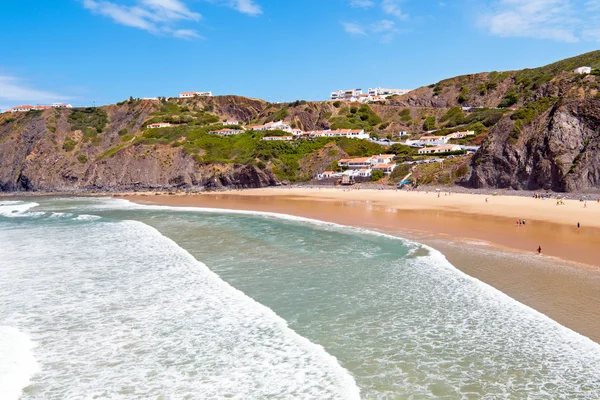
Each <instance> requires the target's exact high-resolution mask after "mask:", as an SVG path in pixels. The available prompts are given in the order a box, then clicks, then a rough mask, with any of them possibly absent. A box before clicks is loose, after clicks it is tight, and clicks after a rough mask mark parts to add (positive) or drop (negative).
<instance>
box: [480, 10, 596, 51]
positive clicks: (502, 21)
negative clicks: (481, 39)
mask: <svg viewBox="0 0 600 400" xmlns="http://www.w3.org/2000/svg"><path fill="white" fill-rule="evenodd" d="M590 3H591V4H590ZM596 5H598V4H597V2H593V1H590V2H588V5H587V6H588V8H589V7H592V6H596ZM582 6H583V4H581V3H579V4H576V2H574V1H571V0H500V1H498V2H496V4H495V6H494V7H493V10H492V11H491V12H488V13H486V14H484V15H482V16H481V17H480V20H479V23H480V24H481V26H482V27H484V28H485V29H486V30H488V31H489V32H490V33H491V34H492V35H496V36H502V37H530V38H537V39H552V40H557V41H562V42H577V41H579V39H580V34H579V30H580V27H582V26H585V25H586V22H585V20H586V19H587V20H589V19H590V15H589V14H588V13H586V12H585V11H584V10H583V8H582ZM591 19H592V20H593V19H594V18H591Z"/></svg>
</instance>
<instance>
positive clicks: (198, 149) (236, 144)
mask: <svg viewBox="0 0 600 400" xmlns="http://www.w3.org/2000/svg"><path fill="white" fill-rule="evenodd" d="M218 128H220V126H207V127H190V126H178V127H170V128H162V129H148V130H146V131H145V132H144V134H143V135H142V137H140V138H138V139H137V140H136V142H137V143H142V144H147V145H151V144H171V145H172V146H177V147H183V148H184V149H185V151H186V152H188V153H189V154H191V155H194V157H195V158H196V160H197V161H198V162H200V163H211V162H221V163H235V164H250V165H253V164H254V165H267V164H268V163H270V164H271V165H272V167H273V171H274V172H275V174H276V175H277V177H278V178H279V179H283V180H288V181H290V182H297V181H302V180H308V179H310V178H312V177H311V176H302V175H301V168H300V160H301V159H302V158H303V157H304V156H307V155H308V154H310V153H313V152H315V151H318V150H320V149H322V148H323V147H325V146H326V145H327V144H329V143H332V142H334V143H336V144H337V146H338V147H340V148H341V149H342V150H343V151H344V152H346V153H347V154H349V155H350V156H371V155H374V154H379V153H382V152H383V147H382V146H380V145H378V144H376V143H372V142H369V141H367V140H356V139H348V138H317V139H315V140H300V141H295V142H284V141H264V140H262V138H263V137H264V136H265V135H266V134H265V133H264V132H249V131H248V132H243V133H240V134H238V135H233V136H225V137H223V136H218V135H211V134H208V132H209V131H211V130H214V129H218ZM276 133H277V132H273V131H271V132H268V135H274V134H276ZM281 134H285V132H281ZM116 151H118V149H117V150H116ZM115 153H116V152H115ZM112 155H114V153H113V152H111V153H106V154H103V156H102V157H108V156H112Z"/></svg>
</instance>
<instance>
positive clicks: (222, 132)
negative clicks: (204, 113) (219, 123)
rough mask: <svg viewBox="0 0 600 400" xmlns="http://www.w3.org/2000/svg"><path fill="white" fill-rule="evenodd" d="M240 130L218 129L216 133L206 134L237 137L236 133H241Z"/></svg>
mask: <svg viewBox="0 0 600 400" xmlns="http://www.w3.org/2000/svg"><path fill="white" fill-rule="evenodd" d="M242 132H243V130H241V129H219V130H218V131H210V132H208V133H209V134H210V135H219V136H232V135H237V134H238V133H242Z"/></svg>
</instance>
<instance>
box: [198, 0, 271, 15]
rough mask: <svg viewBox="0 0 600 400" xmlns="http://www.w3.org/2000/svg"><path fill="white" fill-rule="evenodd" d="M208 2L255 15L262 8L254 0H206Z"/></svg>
mask: <svg viewBox="0 0 600 400" xmlns="http://www.w3.org/2000/svg"><path fill="white" fill-rule="evenodd" d="M206 1H208V2H209V3H213V4H218V5H222V6H225V7H229V8H232V9H234V10H236V11H239V12H241V13H242V14H246V15H249V16H251V17H256V16H258V15H260V14H262V13H263V11H262V8H261V7H260V5H258V3H257V2H256V1H255V0H206Z"/></svg>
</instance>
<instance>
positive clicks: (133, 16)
mask: <svg viewBox="0 0 600 400" xmlns="http://www.w3.org/2000/svg"><path fill="white" fill-rule="evenodd" d="M83 6H84V7H85V8H86V9H88V10H90V11H92V12H93V13H95V14H98V15H102V16H105V17H108V18H111V19H112V20H113V21H114V22H116V23H118V24H121V25H125V26H129V27H132V28H138V29H143V30H145V31H148V32H150V33H152V34H155V35H169V36H173V37H177V38H182V39H194V38H199V37H200V35H199V34H198V32H196V31H195V30H192V29H181V28H179V27H177V24H178V23H180V22H181V21H199V20H200V19H201V18H202V16H201V15H200V14H199V13H197V12H194V11H191V10H190V9H189V8H188V7H187V6H186V5H185V4H184V3H183V2H182V1H180V0H137V3H136V4H135V5H133V6H126V5H122V4H117V3H112V2H110V1H104V0H83Z"/></svg>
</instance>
